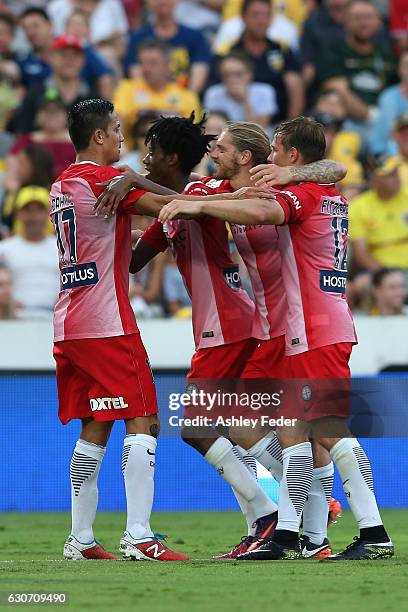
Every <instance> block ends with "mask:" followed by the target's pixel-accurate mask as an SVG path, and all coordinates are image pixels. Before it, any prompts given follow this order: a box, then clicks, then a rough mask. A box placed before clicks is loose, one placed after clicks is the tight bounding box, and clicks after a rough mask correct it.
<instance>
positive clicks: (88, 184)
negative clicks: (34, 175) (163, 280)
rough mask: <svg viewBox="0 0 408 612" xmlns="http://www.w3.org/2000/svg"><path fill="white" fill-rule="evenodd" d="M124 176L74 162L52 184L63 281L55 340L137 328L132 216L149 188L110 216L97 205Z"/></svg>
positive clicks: (117, 333)
mask: <svg viewBox="0 0 408 612" xmlns="http://www.w3.org/2000/svg"><path fill="white" fill-rule="evenodd" d="M116 176H120V172H119V171H118V170H116V169H115V168H112V167H111V166H99V165H98V164H95V163H93V162H80V163H78V164H72V165H71V166H69V167H68V168H67V170H65V171H64V172H63V173H62V175H61V176H60V177H59V178H58V179H57V180H56V181H55V183H54V184H53V185H52V188H51V194H50V205H51V220H52V222H53V225H54V228H55V233H56V237H57V244H58V251H59V260H60V273H61V284H60V294H59V299H58V302H57V304H56V306H55V311H54V339H55V341H56V342H58V341H60V340H72V339H78V338H106V337H110V336H121V335H126V334H133V333H137V332H138V329H137V325H136V320H135V316H134V314H133V311H132V308H131V306H130V302H129V297H128V294H129V264H130V259H131V252H132V250H131V219H130V214H132V213H133V214H136V213H137V211H136V207H135V202H137V200H138V199H139V198H140V197H141V196H142V195H143V194H144V193H145V192H144V191H141V190H137V189H134V190H132V191H131V192H130V193H129V194H128V196H127V197H126V198H125V199H124V200H123V201H122V202H121V204H120V206H119V208H118V211H117V214H116V215H113V216H109V218H107V219H105V218H104V217H103V216H95V213H94V210H93V207H94V204H95V203H96V200H97V198H98V196H99V195H100V194H101V193H102V191H103V189H104V187H101V186H100V185H98V183H101V182H103V181H107V180H110V179H112V178H114V177H116Z"/></svg>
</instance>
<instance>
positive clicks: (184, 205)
mask: <svg viewBox="0 0 408 612" xmlns="http://www.w3.org/2000/svg"><path fill="white" fill-rule="evenodd" d="M201 208H202V204H201V202H188V201H185V200H172V201H171V202H169V204H165V205H164V206H163V208H162V209H161V211H160V214H159V221H161V223H166V222H167V221H171V219H193V218H194V217H197V216H199V215H201Z"/></svg>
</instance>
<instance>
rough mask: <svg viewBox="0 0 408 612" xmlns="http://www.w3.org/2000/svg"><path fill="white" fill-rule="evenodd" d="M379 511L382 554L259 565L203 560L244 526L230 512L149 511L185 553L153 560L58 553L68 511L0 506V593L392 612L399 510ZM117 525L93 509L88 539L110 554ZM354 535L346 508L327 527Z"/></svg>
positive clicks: (404, 548)
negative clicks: (387, 541)
mask: <svg viewBox="0 0 408 612" xmlns="http://www.w3.org/2000/svg"><path fill="white" fill-rule="evenodd" d="M383 517H384V520H385V524H386V526H387V528H388V530H389V532H390V534H391V536H392V538H393V540H394V544H395V545H396V547H397V555H396V557H394V558H393V559H391V560H385V561H374V562H367V561H366V562H351V563H324V562H320V561H306V560H305V561H296V562H273V561H272V562H263V563H262V562H254V561H251V562H249V561H248V562H238V561H225V562H221V561H212V560H211V555H212V554H214V553H218V552H224V551H226V550H227V549H228V547H229V546H230V545H232V544H235V543H236V542H237V541H238V540H239V538H240V536H241V535H242V534H243V532H244V528H243V527H244V525H243V520H242V518H241V515H240V514H239V513H238V512H189V513H156V514H154V517H153V521H152V525H153V528H154V529H156V530H157V531H158V532H160V533H168V534H169V539H168V544H169V546H170V547H171V548H175V549H177V550H181V551H183V552H186V553H187V554H188V555H190V557H191V559H192V561H190V562H184V563H160V562H156V563H153V562H132V561H127V562H125V561H114V562H110V561H97V562H92V561H88V562H86V561H84V562H81V561H77V562H75V561H61V550H62V545H63V543H64V539H65V537H66V536H67V534H68V531H69V524H70V522H69V516H68V515H67V514H65V513H59V514H58V513H52V514H51V513H38V514H14V513H10V514H0V591H2V592H5V591H14V592H31V593H32V592H45V591H47V592H62V591H65V592H67V593H68V598H69V601H68V603H67V604H65V605H62V606H61V605H60V606H58V607H56V606H51V605H46V606H44V605H43V606H35V605H30V606H22V605H21V606H18V607H19V608H22V607H24V608H25V607H29V608H30V609H31V610H33V609H34V610H39V609H44V608H45V609H48V610H50V609H52V610H58V609H59V610H62V611H63V610H64V609H65V610H68V609H69V610H75V611H77V610H78V611H82V610H96V611H98V612H99V611H103V612H104V611H108V610H109V611H110V612H113V610H114V609H115V610H120V611H122V610H124V611H127V610H135V611H137V612H138V611H140V612H145V611H146V612H147V611H149V612H156V611H157V612H159V611H160V612H161V611H166V612H184V611H194V612H195V611H199V612H207V611H211V612H230V611H234V612H241V611H242V612H249V611H250V612H258V611H262V612H263V611H264V610H265V611H269V610H273V611H276V612H281V611H282V612H283V611H284V612H287V611H288V612H292V610H293V611H295V610H301V611H302V612H303V611H309V610H310V611H313V612H320V611H321V610H322V609H323V607H324V609H325V610H327V612H337V611H339V612H340V611H341V612H354V611H355V612H357V611H358V612H361V611H362V610H364V611H365V610H367V611H369V612H377V611H378V612H379V611H381V612H388V611H394V610H395V611H398V612H400V611H404V610H408V599H407V588H408V529H407V527H408V511H398V510H393V511H384V512H383ZM123 526H124V515H123V514H119V513H101V514H99V515H98V518H97V522H96V530H95V531H96V534H97V538H98V539H99V540H100V541H101V542H102V543H103V544H104V545H105V546H106V548H108V550H110V551H112V552H115V551H116V550H117V546H118V542H119V538H120V536H121V533H122V530H123ZM356 533H357V531H356V528H355V526H354V522H353V519H352V517H351V515H350V513H349V512H346V513H345V514H344V515H343V518H341V519H340V521H339V524H338V525H336V526H334V527H331V528H330V533H329V535H330V539H331V542H332V545H333V547H334V549H335V550H338V549H339V548H342V547H344V546H345V545H346V544H348V543H349V542H350V541H351V539H352V537H353V536H354V535H356ZM0 607H1V608H2V609H8V610H10V609H13V607H17V606H10V607H9V606H7V608H3V607H2V606H0Z"/></svg>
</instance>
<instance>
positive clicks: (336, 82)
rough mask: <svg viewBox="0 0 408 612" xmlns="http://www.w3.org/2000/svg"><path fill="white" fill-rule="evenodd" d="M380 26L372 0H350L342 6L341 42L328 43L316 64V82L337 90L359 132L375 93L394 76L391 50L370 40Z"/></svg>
mask: <svg viewBox="0 0 408 612" xmlns="http://www.w3.org/2000/svg"><path fill="white" fill-rule="evenodd" d="M380 26H381V19H380V15H379V13H378V9H377V7H376V6H375V4H373V2H371V1H370V0H352V2H351V3H350V4H349V5H348V7H347V10H346V18H345V38H344V40H343V42H341V43H340V44H337V45H336V46H332V47H328V49H327V53H324V54H322V55H321V58H320V61H319V65H318V77H319V80H320V82H321V83H323V85H324V87H326V88H330V89H334V90H336V91H338V92H339V94H340V95H341V96H342V99H343V102H344V105H345V107H346V111H347V115H348V117H349V118H350V119H351V120H353V121H354V122H355V124H356V125H355V128H356V129H357V130H358V131H359V132H360V133H361V132H362V131H364V129H367V128H369V127H370V123H371V120H372V119H373V118H374V117H375V115H376V113H377V108H376V104H377V98H378V96H379V94H380V93H381V92H382V91H383V89H384V88H385V87H387V86H388V85H390V84H391V83H392V82H394V81H395V78H396V71H395V58H394V57H393V55H392V53H391V51H390V50H389V49H388V48H387V47H385V46H384V45H381V44H379V43H378V40H376V41H375V40H374V39H375V35H376V33H377V32H378V30H379V28H380ZM362 135H363V137H364V136H365V134H364V133H363V134H362Z"/></svg>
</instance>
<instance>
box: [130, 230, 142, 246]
mask: <svg viewBox="0 0 408 612" xmlns="http://www.w3.org/2000/svg"><path fill="white" fill-rule="evenodd" d="M142 236H143V230H140V229H133V230H132V249H134V248H135V246H136V244H137V241H138V240H139V238H141V237H142Z"/></svg>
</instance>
